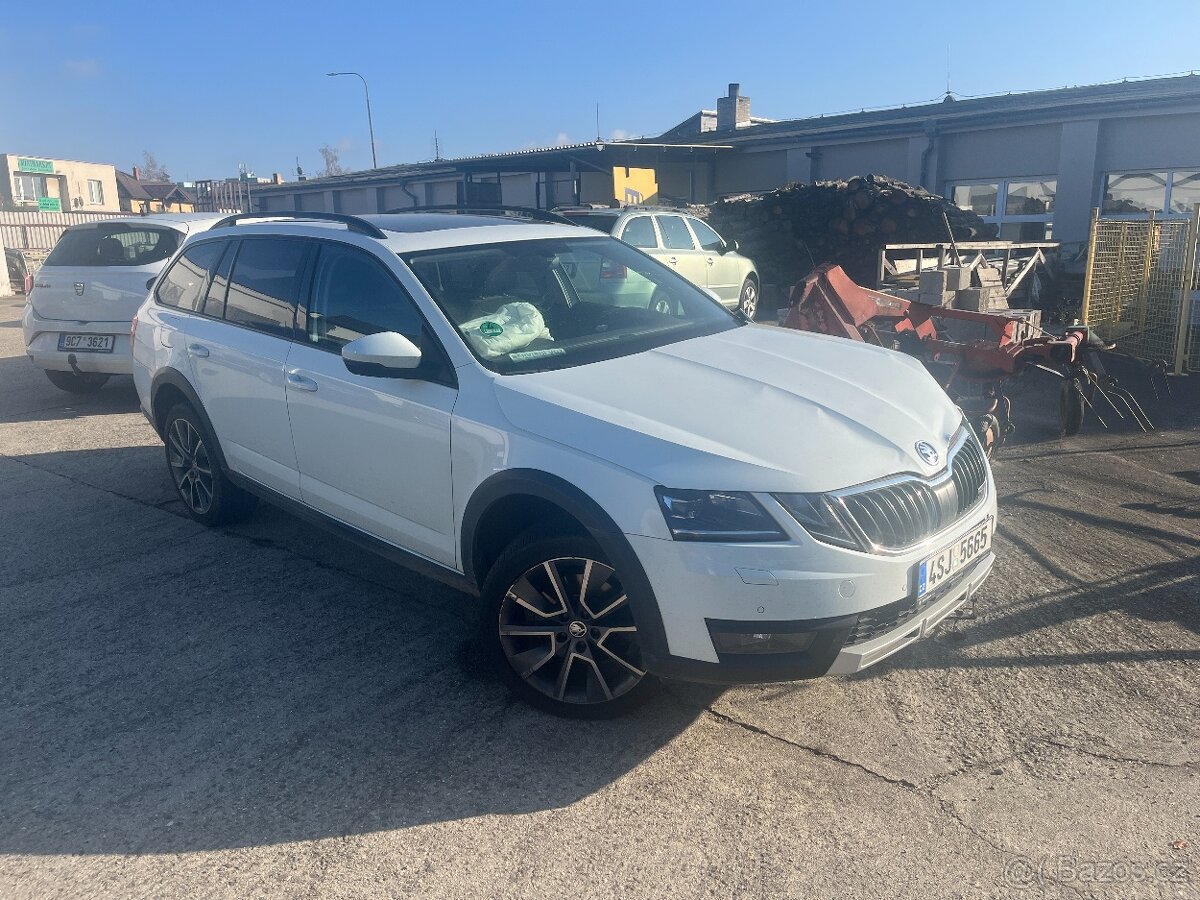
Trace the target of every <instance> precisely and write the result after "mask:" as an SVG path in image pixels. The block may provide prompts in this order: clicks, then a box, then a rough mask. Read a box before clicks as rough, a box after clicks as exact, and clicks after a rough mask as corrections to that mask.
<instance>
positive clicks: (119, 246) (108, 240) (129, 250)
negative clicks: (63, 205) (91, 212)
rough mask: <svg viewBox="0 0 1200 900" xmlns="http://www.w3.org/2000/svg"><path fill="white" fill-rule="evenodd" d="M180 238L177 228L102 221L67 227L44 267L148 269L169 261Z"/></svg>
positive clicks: (177, 246)
mask: <svg viewBox="0 0 1200 900" xmlns="http://www.w3.org/2000/svg"><path fill="white" fill-rule="evenodd" d="M179 238H180V235H179V232H177V231H175V230H174V229H171V228H154V227H151V226H149V225H126V224H124V223H108V222H103V223H101V224H99V225H89V226H87V227H85V228H68V229H67V230H66V231H65V232H63V236H62V237H61V238H59V239H58V243H57V244H55V245H54V249H53V250H52V251H50V255H49V256H48V257H46V262H45V263H44V264H43V265H47V266H88V267H94V266H147V265H150V264H151V263H158V262H162V261H163V260H166V259H169V258H170V256H171V254H172V253H174V252H175V251H176V250H177V249H178V248H179Z"/></svg>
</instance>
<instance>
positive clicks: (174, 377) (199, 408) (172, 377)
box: [150, 368, 229, 471]
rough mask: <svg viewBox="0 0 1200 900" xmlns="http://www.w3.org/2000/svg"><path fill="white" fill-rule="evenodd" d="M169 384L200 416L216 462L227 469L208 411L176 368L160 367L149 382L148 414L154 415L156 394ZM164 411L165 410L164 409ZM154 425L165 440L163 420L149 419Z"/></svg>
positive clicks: (156, 400)
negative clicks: (211, 439)
mask: <svg viewBox="0 0 1200 900" xmlns="http://www.w3.org/2000/svg"><path fill="white" fill-rule="evenodd" d="M168 385H170V386H171V387H173V388H175V389H176V390H178V391H179V392H180V393H181V394H183V396H184V399H186V400H187V402H188V405H189V406H191V407H192V409H193V410H194V411H195V413H196V415H197V416H199V417H200V421H201V422H202V423H203V425H204V427H205V428H207V429H208V433H209V434H211V435H213V437H214V440H213V450H214V452H215V453H216V456H217V462H218V463H220V466H221V468H222V469H223V470H225V471H229V466H228V465H226V464H225V453H224V451H222V450H221V441H220V440H219V439H216V434H217V432H216V430H215V429H214V428H213V424H212V420H211V419H209V418H208V413H207V412H205V411H204V404H203V403H201V402H200V395H199V394H197V393H196V389H195V388H194V387H192V385H191V382H189V381H188V380H187V378H186V377H185V376H184V375H183V373H182V372H180V371H179V370H178V369H170V368H167V369H160V370H159V371H158V372H157V373H156V374H155V376H154V381H152V382H151V384H150V415H151V416H152V417H154V408H155V406H156V405H157V403H158V394H159V391H161V390H162V389H163V388H164V387H167V386H168ZM164 412H165V410H164ZM151 422H152V424H153V425H154V430H155V431H157V432H158V436H159V437H160V438H162V439H163V440H166V435H164V434H163V428H164V427H165V424H166V423H164V422H159V421H158V420H157V418H156V417H155V418H152V419H151Z"/></svg>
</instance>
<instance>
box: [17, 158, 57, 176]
mask: <svg viewBox="0 0 1200 900" xmlns="http://www.w3.org/2000/svg"><path fill="white" fill-rule="evenodd" d="M17 171H18V172H37V173H38V174H39V175H53V174H54V163H52V162H50V160H48V159H21V158H20V157H17Z"/></svg>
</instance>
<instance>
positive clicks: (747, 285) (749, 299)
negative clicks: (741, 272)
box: [738, 278, 759, 322]
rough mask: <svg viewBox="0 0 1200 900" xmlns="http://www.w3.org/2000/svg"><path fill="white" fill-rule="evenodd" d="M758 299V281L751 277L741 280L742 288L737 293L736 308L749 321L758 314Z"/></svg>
mask: <svg viewBox="0 0 1200 900" xmlns="http://www.w3.org/2000/svg"><path fill="white" fill-rule="evenodd" d="M758 301H759V290H758V282H756V281H755V280H754V279H753V278H747V279H746V280H745V281H743V282H742V289H741V291H740V292H739V293H738V310H739V311H740V312H741V313H742V315H744V316H745V317H746V318H747V319H749V320H750V321H751V322H753V321H754V317H755V316H756V315H758Z"/></svg>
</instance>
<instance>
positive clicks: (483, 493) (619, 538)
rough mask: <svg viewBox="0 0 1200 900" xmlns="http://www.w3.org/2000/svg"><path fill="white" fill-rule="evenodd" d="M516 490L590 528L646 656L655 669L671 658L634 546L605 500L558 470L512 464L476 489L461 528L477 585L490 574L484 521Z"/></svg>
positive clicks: (469, 572) (467, 568) (467, 565)
mask: <svg viewBox="0 0 1200 900" xmlns="http://www.w3.org/2000/svg"><path fill="white" fill-rule="evenodd" d="M515 495H527V496H532V497H536V498H538V499H540V500H545V501H548V502H550V503H553V504H554V505H555V506H557V507H559V508H560V509H562V510H563V511H564V512H565V513H567V514H568V515H570V516H572V517H573V518H574V519H575V520H576V521H578V522H579V523H580V524H581V525H582V526H583V527H584V528H585V529H586V530H587V532H588V534H589V535H590V536H591V537H592V539H593V540H595V542H596V543H597V544H599V545H600V549H602V550H603V551H604V552H605V554H606V555H607V556H608V558H609V560H610V561H611V562H612V564H613V565H614V566H615V567H616V569H617V571H618V573H619V574H620V578H621V583H622V584H623V585H624V586H625V590H626V593H627V594H628V595H629V604H630V607H631V608H632V610H633V616H634V620H635V621H636V622H637V627H638V637H639V640H640V642H641V645H642V646H641V650H642V655H643V658H644V659H645V660H646V662H647V663H648V664H649V665H650V667H651V668H653V664H654V661H655V660H658V659H662V658H665V657H666V656H667V655H668V653H667V637H666V631H665V630H664V628H663V623H662V614H661V613H660V612H659V608H658V601H657V599H656V598H655V595H654V589H653V587H651V585H650V579H649V578H648V577H647V576H646V570H645V569H644V568H643V567H642V563H641V561H640V560H639V559H638V557H637V554H636V553H635V552H634V550H633V547H632V545H630V543H629V541H628V540H627V539H626V538H625V535H624V533H623V532H622V531H621V529H620V528H618V527H617V524H616V523H615V522H614V521H613V520H612V517H611V516H609V515H608V513H606V512H605V511H604V509H603V508H602V507H601V506H600V504H598V503H597V502H596V501H595V500H593V499H592V498H591V497H589V496H588V495H587V494H586V493H585V492H584V491H582V490H580V489H579V488H578V487H576V486H575V485H573V484H571V483H570V482H569V481H567V480H566V479H564V478H560V477H559V476H557V475H551V474H550V473H549V472H543V471H541V470H539V469H508V470H506V471H503V472H497V473H495V474H494V475H491V476H489V477H488V478H486V479H484V481H483V482H482V483H481V484H480V485H479V487H477V488H476V489H475V492H474V493H473V494H472V495H471V499H470V500H469V501H468V502H467V508H466V510H465V512H464V513H463V521H462V528H461V531H460V535H461V544H460V546H461V547H462V568H463V571H464V572H465V573H466V577H467V578H468V579H470V580H471V581H473V582H475V583H476V584H481V583H482V581H483V579H484V578H486V576H487V573H486V572H476V571H475V563H474V560H473V558H472V556H473V554H474V549H475V536H476V532H477V530H478V528H479V523H480V521H481V520H482V519H483V517H484V515H485V514H486V513H487V511H488V509H490V508H491V506H492V505H493V504H494V503H497V502H499V501H501V500H504V499H505V498H507V497H511V496H515ZM649 496H653V494H652V493H651V494H649Z"/></svg>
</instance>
